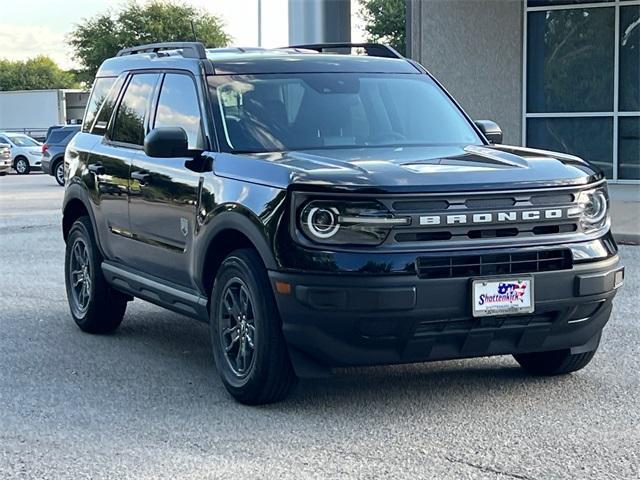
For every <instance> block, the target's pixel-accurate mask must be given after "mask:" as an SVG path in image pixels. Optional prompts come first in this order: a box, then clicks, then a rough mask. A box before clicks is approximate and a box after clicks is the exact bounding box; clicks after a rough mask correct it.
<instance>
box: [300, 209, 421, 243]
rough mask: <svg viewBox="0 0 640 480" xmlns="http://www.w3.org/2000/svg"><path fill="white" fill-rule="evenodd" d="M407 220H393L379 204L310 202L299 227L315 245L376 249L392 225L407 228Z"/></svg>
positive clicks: (405, 218) (302, 215)
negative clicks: (367, 246)
mask: <svg viewBox="0 0 640 480" xmlns="http://www.w3.org/2000/svg"><path fill="white" fill-rule="evenodd" d="M410 223H411V219H410V218H409V217H401V218H398V217H394V216H393V215H392V214H391V213H389V211H388V210H387V209H386V208H385V207H384V206H383V205H381V204H380V203H378V202H374V201H366V202H360V201H358V202H340V201H329V200H326V201H325V200H314V201H311V202H309V203H307V204H306V205H304V206H303V207H302V209H301V210H300V216H299V226H300V229H301V230H302V232H303V233H304V234H305V236H306V237H307V238H308V239H309V240H311V241H313V242H316V243H325V244H332V245H380V244H381V243H382V242H384V240H385V239H386V238H387V235H388V234H389V231H390V230H391V229H392V228H393V227H394V226H396V225H409V224H410Z"/></svg>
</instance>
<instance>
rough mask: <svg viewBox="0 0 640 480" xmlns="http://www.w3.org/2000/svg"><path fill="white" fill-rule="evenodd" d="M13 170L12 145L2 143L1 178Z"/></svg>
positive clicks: (0, 152) (0, 149) (0, 155)
mask: <svg viewBox="0 0 640 480" xmlns="http://www.w3.org/2000/svg"><path fill="white" fill-rule="evenodd" d="M9 170H11V145H9V144H8V143H0V176H4V175H6V174H7V172H9Z"/></svg>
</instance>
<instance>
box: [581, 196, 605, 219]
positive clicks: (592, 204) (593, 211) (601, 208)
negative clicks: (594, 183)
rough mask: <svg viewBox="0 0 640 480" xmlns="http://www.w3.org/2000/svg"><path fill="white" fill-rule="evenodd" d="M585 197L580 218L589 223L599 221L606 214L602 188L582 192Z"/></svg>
mask: <svg viewBox="0 0 640 480" xmlns="http://www.w3.org/2000/svg"><path fill="white" fill-rule="evenodd" d="M583 195H584V196H585V197H587V198H586V200H585V201H584V202H582V204H583V210H582V219H583V220H584V221H585V222H586V223H588V224H590V225H596V224H599V223H601V222H602V221H603V220H604V219H605V217H606V215H607V197H606V196H605V194H604V192H603V191H602V190H593V191H591V192H584V194H583Z"/></svg>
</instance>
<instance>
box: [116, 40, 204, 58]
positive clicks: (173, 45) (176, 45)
mask: <svg viewBox="0 0 640 480" xmlns="http://www.w3.org/2000/svg"><path fill="white" fill-rule="evenodd" d="M162 50H182V56H183V57H185V58H197V59H200V60H206V59H207V52H206V50H205V48H204V45H203V44H202V43H201V42H163V43H150V44H148V45H139V46H137V47H129V48H123V49H122V50H120V51H119V52H118V54H117V55H116V57H122V56H125V55H135V54H136V53H158V52H160V51H162Z"/></svg>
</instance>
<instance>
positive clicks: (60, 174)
mask: <svg viewBox="0 0 640 480" xmlns="http://www.w3.org/2000/svg"><path fill="white" fill-rule="evenodd" d="M51 171H52V172H53V176H54V178H55V179H56V182H58V185H60V186H61V187H64V162H63V161H62V160H58V161H57V162H56V163H55V164H54V165H53V169H52V170H51Z"/></svg>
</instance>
